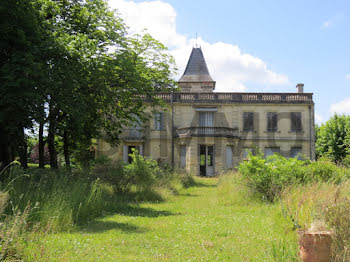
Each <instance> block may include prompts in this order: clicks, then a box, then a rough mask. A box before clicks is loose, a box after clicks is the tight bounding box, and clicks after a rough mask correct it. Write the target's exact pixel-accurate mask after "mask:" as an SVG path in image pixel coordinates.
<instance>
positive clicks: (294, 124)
mask: <svg viewBox="0 0 350 262" xmlns="http://www.w3.org/2000/svg"><path fill="white" fill-rule="evenodd" d="M290 130H291V131H292V132H301V131H303V124H302V114H301V112H290Z"/></svg>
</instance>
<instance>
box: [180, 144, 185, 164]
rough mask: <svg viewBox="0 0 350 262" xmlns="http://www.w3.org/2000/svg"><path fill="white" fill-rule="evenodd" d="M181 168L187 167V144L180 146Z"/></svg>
mask: <svg viewBox="0 0 350 262" xmlns="http://www.w3.org/2000/svg"><path fill="white" fill-rule="evenodd" d="M180 168H186V146H180Z"/></svg>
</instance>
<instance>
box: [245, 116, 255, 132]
mask: <svg viewBox="0 0 350 262" xmlns="http://www.w3.org/2000/svg"><path fill="white" fill-rule="evenodd" d="M253 130H254V113H253V112H243V131H253Z"/></svg>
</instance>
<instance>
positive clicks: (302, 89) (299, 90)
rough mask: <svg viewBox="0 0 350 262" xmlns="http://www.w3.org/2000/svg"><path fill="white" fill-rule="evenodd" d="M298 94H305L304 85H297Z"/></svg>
mask: <svg viewBox="0 0 350 262" xmlns="http://www.w3.org/2000/svg"><path fill="white" fill-rule="evenodd" d="M297 93H304V84H302V83H299V84H297Z"/></svg>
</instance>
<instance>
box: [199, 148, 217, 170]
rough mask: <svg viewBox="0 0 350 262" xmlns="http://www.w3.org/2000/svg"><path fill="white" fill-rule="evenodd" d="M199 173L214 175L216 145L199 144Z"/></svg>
mask: <svg viewBox="0 0 350 262" xmlns="http://www.w3.org/2000/svg"><path fill="white" fill-rule="evenodd" d="M199 175H200V176H214V146H207V145H200V146H199Z"/></svg>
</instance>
